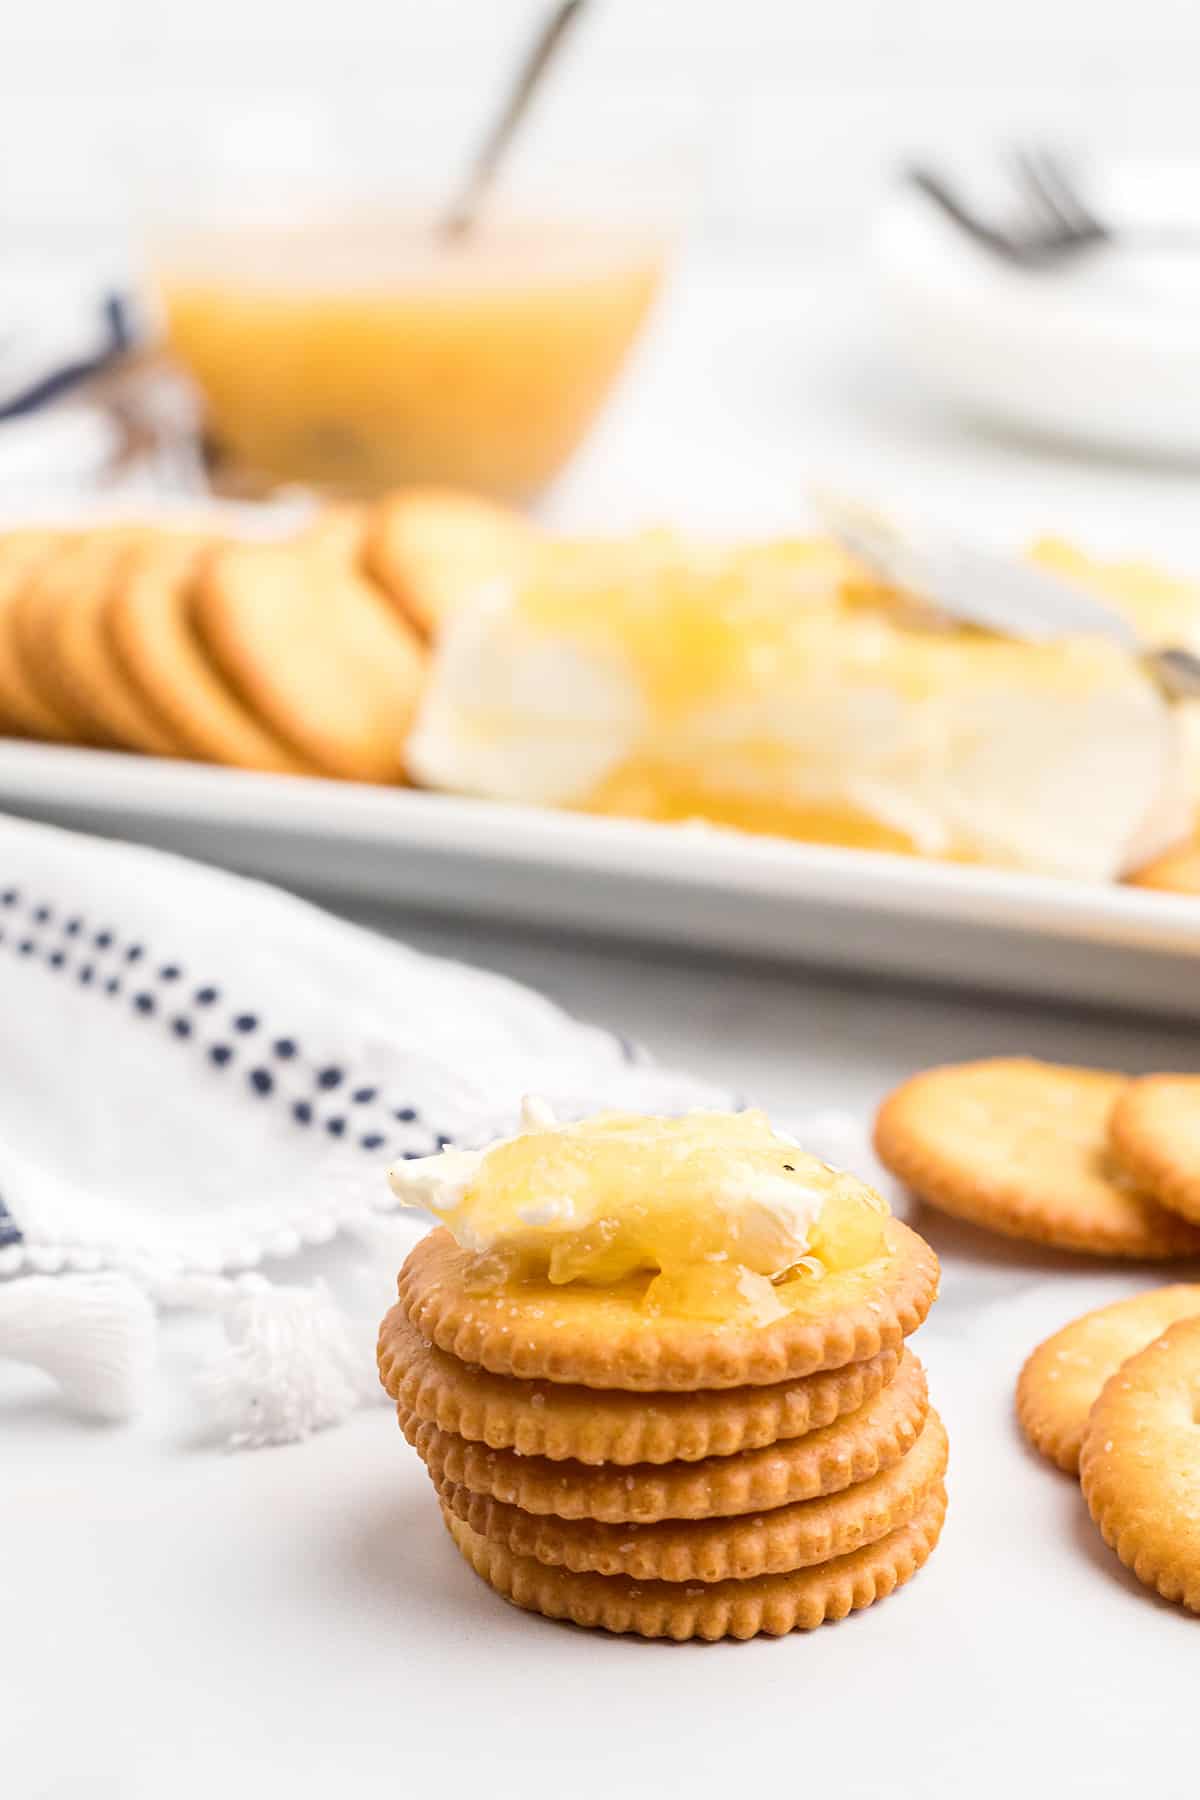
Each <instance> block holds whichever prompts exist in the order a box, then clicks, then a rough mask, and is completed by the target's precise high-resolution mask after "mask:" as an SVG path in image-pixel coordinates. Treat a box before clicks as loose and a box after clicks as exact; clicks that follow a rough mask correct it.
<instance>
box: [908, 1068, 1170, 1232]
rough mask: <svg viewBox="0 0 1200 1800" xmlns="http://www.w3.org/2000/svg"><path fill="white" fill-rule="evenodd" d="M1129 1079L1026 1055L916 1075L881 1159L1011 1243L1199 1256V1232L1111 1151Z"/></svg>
mask: <svg viewBox="0 0 1200 1800" xmlns="http://www.w3.org/2000/svg"><path fill="white" fill-rule="evenodd" d="M1128 1085H1129V1084H1128V1081H1127V1079H1126V1078H1125V1076H1123V1075H1113V1074H1108V1073H1106V1072H1104V1071H1101V1070H1097V1069H1078V1068H1068V1067H1063V1066H1060V1065H1058V1064H1054V1063H1042V1062H1034V1061H1032V1060H1031V1059H1027V1058H1011V1059H999V1060H996V1061H992V1062H974V1063H956V1064H950V1065H947V1066H946V1067H944V1068H937V1069H930V1070H928V1071H926V1073H925V1074H923V1075H916V1076H914V1077H913V1078H912V1080H910V1081H906V1082H905V1083H904V1085H903V1086H902V1087H899V1088H897V1089H896V1091H895V1092H894V1093H893V1094H891V1095H889V1097H888V1098H887V1099H886V1100H885V1101H884V1103H883V1105H882V1107H881V1108H880V1110H879V1115H878V1117H877V1119H876V1122H875V1148H876V1151H877V1153H878V1155H879V1158H880V1160H881V1161H882V1162H883V1163H884V1164H886V1166H887V1167H888V1168H889V1169H890V1170H891V1172H892V1174H893V1175H896V1176H898V1177H899V1179H900V1180H901V1181H903V1182H904V1183H905V1184H906V1185H907V1186H908V1187H910V1188H911V1189H912V1190H913V1192H914V1193H916V1194H917V1195H919V1196H920V1198H921V1199H922V1200H926V1201H928V1202H929V1204H930V1205H931V1206H936V1207H939V1208H940V1209H941V1210H942V1211H943V1212H947V1213H952V1214H953V1215H954V1216H955V1217H956V1218H960V1219H966V1220H969V1221H970V1223H972V1224H974V1225H983V1226H985V1227H987V1229H989V1230H991V1231H998V1232H1002V1233H1004V1234H1005V1236H1007V1237H1016V1238H1024V1239H1026V1240H1028V1241H1029V1242H1031V1243H1037V1244H1049V1245H1052V1246H1054V1247H1055V1248H1056V1249H1060V1250H1081V1251H1085V1252H1087V1253H1088V1254H1089V1255H1096V1256H1128V1257H1146V1258H1159V1257H1173V1256H1197V1255H1200V1230H1198V1229H1197V1228H1196V1227H1194V1226H1192V1225H1188V1224H1186V1223H1185V1222H1184V1221H1183V1220H1182V1219H1179V1218H1177V1217H1176V1216H1175V1215H1174V1214H1173V1213H1170V1212H1168V1211H1166V1210H1165V1208H1163V1207H1161V1206H1159V1205H1158V1203H1157V1202H1156V1201H1155V1200H1153V1199H1152V1198H1151V1197H1150V1196H1149V1195H1148V1194H1146V1193H1144V1192H1142V1191H1140V1190H1139V1189H1138V1188H1137V1187H1136V1186H1135V1185H1134V1183H1133V1182H1131V1181H1130V1180H1129V1178H1128V1176H1127V1175H1126V1174H1125V1173H1124V1171H1123V1170H1122V1168H1121V1167H1120V1166H1119V1165H1118V1164H1117V1162H1116V1160H1115V1159H1114V1157H1113V1156H1112V1154H1111V1151H1110V1149H1109V1142H1108V1125H1109V1117H1110V1114H1111V1112H1112V1109H1113V1107H1114V1105H1115V1104H1116V1102H1117V1101H1118V1100H1119V1099H1120V1097H1121V1095H1122V1094H1123V1093H1124V1092H1125V1090H1126V1089H1127V1087H1128Z"/></svg>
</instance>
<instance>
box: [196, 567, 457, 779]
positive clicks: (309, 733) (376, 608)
mask: <svg viewBox="0 0 1200 1800" xmlns="http://www.w3.org/2000/svg"><path fill="white" fill-rule="evenodd" d="M193 618H194V621H195V624H196V627H197V630H198V631H199V634H200V637H201V639H202V641H203V643H204V646H205V648H206V650H207V651H208V654H209V655H210V656H211V657H212V659H213V660H214V662H215V663H216V664H217V666H218V667H219V669H220V670H221V673H222V674H223V676H224V677H225V680H226V681H227V682H228V683H229V684H230V685H231V686H232V687H233V689H234V690H235V692H236V693H237V694H238V696H239V697H240V699H241V700H242V701H243V702H244V703H245V705H247V706H248V707H249V709H250V710H251V712H252V713H254V715H255V716H256V717H257V718H258V719H259V720H261V721H262V722H263V723H264V724H265V725H266V727H267V728H268V730H269V732H270V733H271V734H272V735H273V736H276V737H279V738H281V739H282V740H283V741H284V742H285V743H286V744H288V745H289V746H290V747H291V749H292V750H293V752H294V753H295V754H296V755H297V756H298V757H299V758H300V759H301V760H302V761H306V762H308V763H310V764H311V765H312V766H314V767H315V768H316V769H318V770H320V771H321V772H322V773H324V774H326V775H335V776H342V777H344V778H346V779H348V780H351V781H372V782H400V781H402V780H403V778H404V744H405V739H406V737H407V734H408V728H409V725H410V723H411V720H412V716H413V713H414V711H415V709H416V706H417V701H418V699H419V697H420V692H421V686H422V682H423V679H424V654H423V652H422V650H421V647H420V645H419V643H418V640H417V637H416V634H415V633H414V631H413V630H412V628H411V627H410V626H408V625H407V624H406V623H405V622H404V621H403V620H402V619H400V618H399V617H398V616H397V615H396V613H395V611H394V609H392V608H391V607H389V606H388V604H387V602H386V600H385V599H384V598H383V596H382V595H381V594H380V593H379V591H378V589H377V588H376V587H375V586H374V585H373V584H372V583H371V582H370V581H368V580H367V579H366V578H365V576H363V575H362V573H361V572H360V571H359V569H358V567H357V565H356V563H355V561H354V559H353V558H351V557H347V556H342V555H338V554H336V553H335V551H334V550H332V549H331V548H330V547H329V546H328V545H326V546H325V547H324V548H322V547H320V546H313V545H309V546H307V547H306V546H305V545H304V544H303V543H302V542H296V543H292V544H231V545H226V546H224V547H223V548H222V549H219V550H217V551H216V552H215V553H214V554H213V555H212V556H211V557H210V558H209V559H208V560H207V561H206V562H205V563H204V565H203V566H202V567H201V569H200V570H199V571H198V573H197V576H196V582H195V590H194V594H193Z"/></svg>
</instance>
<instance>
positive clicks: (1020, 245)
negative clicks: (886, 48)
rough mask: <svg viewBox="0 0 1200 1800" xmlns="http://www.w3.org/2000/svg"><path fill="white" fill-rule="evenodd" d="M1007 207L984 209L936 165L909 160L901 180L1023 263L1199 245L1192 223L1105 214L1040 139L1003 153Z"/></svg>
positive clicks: (1041, 265)
mask: <svg viewBox="0 0 1200 1800" xmlns="http://www.w3.org/2000/svg"><path fill="white" fill-rule="evenodd" d="M1005 166H1006V168H1007V170H1008V174H1009V177H1010V181H1011V185H1012V196H1011V199H1012V208H1011V212H1010V213H1009V215H1008V216H1006V217H1005V218H1004V219H999V218H996V217H987V216H985V215H984V214H983V213H981V212H980V211H979V210H978V209H977V208H975V207H973V206H972V205H970V204H969V203H968V201H967V200H966V199H965V198H964V197H963V194H962V191H961V189H960V188H959V187H957V186H956V185H955V184H954V183H953V182H952V181H950V180H949V179H948V178H947V177H946V176H945V175H944V174H943V173H942V172H941V171H940V170H939V169H935V168H933V167H931V166H930V165H928V164H920V163H919V164H914V165H913V166H912V167H910V168H909V169H907V170H906V171H905V173H906V177H907V179H908V180H909V182H910V183H911V184H912V185H913V186H914V187H916V188H918V189H919V190H920V192H921V193H923V194H925V195H927V196H928V198H929V199H930V200H932V201H933V202H934V204H935V205H936V206H937V207H938V208H939V209H940V210H941V211H942V213H944V214H945V216H946V217H947V218H949V219H951V220H952V221H953V223H954V224H955V225H957V226H958V228H959V230H960V231H963V232H965V233H966V235H967V236H968V237H970V238H971V239H972V240H973V241H974V242H975V243H977V244H979V245H981V246H982V247H983V248H984V249H986V250H989V251H991V253H992V254H993V255H995V256H999V257H1002V258H1003V259H1004V260H1005V261H1006V262H1011V263H1015V264H1017V265H1018V267H1020V268H1025V269H1050V268H1056V267H1059V266H1061V265H1062V264H1064V263H1067V262H1070V261H1073V260H1074V259H1075V258H1076V257H1078V256H1080V255H1081V254H1084V253H1087V252H1090V251H1095V250H1099V249H1104V248H1110V249H1111V248H1113V247H1119V246H1122V245H1129V244H1132V245H1141V246H1145V247H1148V248H1153V249H1164V250H1167V249H1169V250H1192V251H1200V225H1197V226H1189V225H1186V224H1179V225H1136V224H1130V223H1127V222H1122V223H1118V222H1117V221H1115V220H1113V219H1111V218H1105V217H1104V216H1103V215H1102V214H1101V213H1100V212H1098V211H1097V209H1096V207H1095V205H1094V204H1093V203H1092V202H1091V201H1090V200H1088V199H1087V198H1085V196H1084V193H1083V191H1082V188H1081V186H1080V184H1079V182H1078V181H1077V180H1076V178H1075V176H1074V175H1073V174H1072V172H1071V169H1070V166H1069V164H1068V163H1067V161H1066V159H1065V158H1064V157H1062V156H1060V155H1059V154H1058V153H1057V152H1056V151H1054V150H1051V149H1048V148H1047V147H1046V146H1045V145H1031V146H1029V147H1025V148H1019V149H1016V150H1014V151H1012V152H1011V153H1010V155H1009V156H1008V157H1007V158H1006V159H1005Z"/></svg>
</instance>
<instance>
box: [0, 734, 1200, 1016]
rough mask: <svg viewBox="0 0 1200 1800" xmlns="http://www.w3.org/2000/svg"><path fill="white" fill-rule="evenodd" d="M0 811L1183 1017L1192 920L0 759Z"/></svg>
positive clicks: (319, 877)
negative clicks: (1180, 1014)
mask: <svg viewBox="0 0 1200 1800" xmlns="http://www.w3.org/2000/svg"><path fill="white" fill-rule="evenodd" d="M0 807H4V808H5V809H7V810H9V811H12V812H18V813H22V814H25V815H27V816H29V817H36V818H43V819H49V820H51V821H53V822H54V823H57V824H61V825H68V826H70V825H73V826H76V827H77V828H80V829H84V830H88V831H96V832H102V833H107V834H110V835H113V836H119V837H125V838H132V839H137V840H139V841H141V842H144V843H152V844H159V845H163V846H166V847H167V848H169V849H173V850H179V851H182V852H184V853H186V854H188V855H192V856H196V857H200V858H202V859H204V860H207V861H209V862H216V863H222V864H226V865H228V866H231V867H234V868H238V869H242V870H246V871H248V872H250V873H253V874H257V875H263V876H267V877H269V878H271V879H273V880H277V881H280V882H283V883H285V884H288V885H291V886H295V887H299V888H302V889H305V890H308V891H311V892H314V893H317V894H328V895H331V896H336V895H341V896H343V897H345V898H353V899H358V900H363V899H369V900H371V901H373V902H375V903H384V904H395V905H396V906H408V907H414V906H415V907H421V908H425V909H429V910H432V911H435V912H439V913H465V914H474V915H476V916H483V917H491V918H505V919H511V920H518V921H523V922H525V923H527V924H529V925H532V926H535V927H537V928H539V929H546V928H551V929H568V928H569V929H578V930H584V931H589V932H598V933H603V934H606V935H611V936H618V937H625V938H630V939H643V940H651V941H657V942H661V943H664V944H670V945H673V946H680V947H686V948H689V949H699V950H716V951H722V952H727V953H728V952H735V953H737V954H740V955H745V956H769V957H776V958H782V959H784V960H787V961H792V962H802V963H810V964H820V965H825V966H828V967H832V968H838V969H852V970H857V971H861V972H863V973H864V974H871V975H886V976H894V977H901V978H909V979H919V980H933V981H943V982H951V983H954V984H957V985H963V986H969V987H979V988H992V989H1000V990H1003V991H1005V992H1008V993H1013V992H1017V993H1025V994H1029V995H1030V996H1032V997H1038V998H1041V999H1069V1000H1082V1001H1087V1002H1090V1003H1092V1004H1095V1005H1099V1006H1111V1007H1136V1008H1142V1009H1151V1010H1158V1011H1162V1012H1171V1013H1182V1014H1185V1015H1188V1016H1194V1015H1195V1013H1196V1011H1197V1006H1198V999H1197V996H1198V994H1200V900H1193V899H1187V898H1182V897H1177V896H1173V895H1169V894H1160V893H1151V892H1143V891H1139V890H1136V889H1133V888H1119V887H1106V886H1102V885H1099V884H1085V883H1081V882H1072V881H1063V880H1056V879H1053V878H1051V877H1047V876H1037V875H1025V874H1019V873H1010V872H1006V871H1000V870H989V869H981V868H965V867H959V866H954V865H951V864H944V863H935V862H922V861H919V860H917V859H915V858H908V857H902V856H890V855H883V854H879V853H875V852H871V851H862V850H838V849H829V848H826V847H823V846H819V845H810V844H798V843H792V842H788V841H786V840H784V839H775V838H765V837H749V836H743V835H742V834H740V833H737V832H733V831H725V830H720V829H717V828H712V827H697V826H671V825H658V824H651V823H647V822H644V821H641V820H624V819H608V818H590V817H586V816H583V815H578V814H573V813H559V812H550V811H540V810H537V809H534V808H530V807H519V806H502V805H498V804H495V803H493V802H490V801H482V800H465V799H457V798H454V797H451V796H447V795H441V794H426V793H418V792H416V791H415V790H412V789H403V788H380V787H366V786H361V785H359V784H356V783H350V782H338V781H326V780H320V779H315V778H311V777H301V776H279V775H256V774H249V773H243V772H241V771H238V770H231V769H219V768H210V767H205V766H203V765H200V764H191V763H174V762H167V761H159V760H156V759H154V758H151V757H137V756H123V755H120V754H115V753H112V752H106V751H100V750H78V749H67V748H60V747H59V746H56V745H45V744H27V743H18V742H14V741H11V740H10V741H7V742H0Z"/></svg>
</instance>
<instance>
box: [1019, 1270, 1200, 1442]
mask: <svg viewBox="0 0 1200 1800" xmlns="http://www.w3.org/2000/svg"><path fill="white" fill-rule="evenodd" d="M1197 1316H1200V1285H1192V1284H1187V1283H1178V1284H1176V1285H1175V1286H1173V1287H1163V1288H1152V1289H1151V1290H1150V1292H1149V1293H1145V1294H1134V1295H1133V1296H1132V1297H1131V1298H1130V1299H1128V1300H1117V1301H1115V1302H1114V1303H1113V1304H1112V1305H1111V1306H1101V1307H1098V1308H1097V1310H1096V1311H1095V1312H1090V1313H1085V1314H1084V1315H1083V1317H1082V1318H1080V1319H1073V1320H1072V1321H1071V1323H1070V1324H1069V1325H1064V1326H1063V1328H1062V1330H1061V1331H1056V1332H1055V1334H1054V1336H1053V1337H1050V1338H1047V1339H1046V1341H1045V1343H1044V1344H1039V1345H1038V1347H1037V1349H1036V1350H1035V1351H1034V1352H1033V1355H1032V1356H1031V1357H1030V1358H1029V1360H1028V1361H1027V1362H1026V1364H1025V1367H1024V1368H1023V1369H1022V1370H1021V1376H1020V1380H1019V1381H1018V1382H1017V1418H1018V1419H1019V1421H1020V1424H1021V1429H1022V1430H1023V1431H1024V1433H1025V1435H1026V1437H1027V1438H1028V1439H1029V1441H1030V1443H1031V1444H1032V1445H1033V1447H1034V1449H1035V1450H1040V1451H1041V1453H1042V1455H1043V1456H1047V1457H1049V1458H1050V1460H1051V1462H1055V1463H1057V1464H1058V1466H1059V1468H1060V1469H1065V1470H1066V1471H1067V1473H1068V1474H1071V1475H1074V1474H1076V1473H1078V1470H1079V1451H1080V1447H1081V1445H1082V1443H1083V1438H1084V1433H1085V1431H1086V1430H1087V1422H1088V1414H1089V1413H1090V1412H1091V1410H1092V1407H1093V1406H1094V1404H1095V1402H1096V1401H1097V1400H1098V1399H1099V1397H1100V1393H1101V1390H1102V1389H1103V1387H1104V1384H1105V1383H1106V1382H1107V1381H1108V1380H1109V1379H1110V1378H1111V1377H1112V1376H1113V1375H1115V1374H1116V1372H1117V1370H1118V1369H1119V1368H1120V1367H1121V1365H1122V1363H1124V1362H1127V1361H1128V1360H1129V1358H1130V1357H1131V1356H1136V1355H1137V1353H1138V1351H1139V1350H1144V1349H1145V1347H1146V1345H1147V1344H1149V1343H1151V1342H1152V1341H1153V1340H1154V1339H1155V1338H1156V1337H1158V1336H1159V1335H1160V1334H1161V1333H1162V1332H1163V1331H1165V1330H1166V1329H1167V1327H1168V1325H1173V1324H1174V1323H1175V1321H1176V1320H1177V1319H1189V1318H1195V1317H1197Z"/></svg>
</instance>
